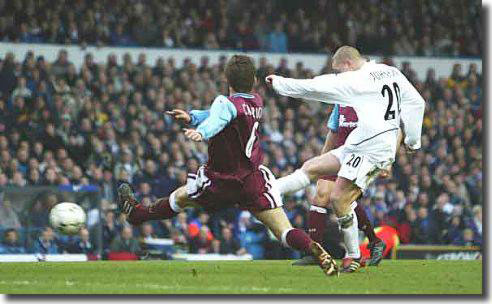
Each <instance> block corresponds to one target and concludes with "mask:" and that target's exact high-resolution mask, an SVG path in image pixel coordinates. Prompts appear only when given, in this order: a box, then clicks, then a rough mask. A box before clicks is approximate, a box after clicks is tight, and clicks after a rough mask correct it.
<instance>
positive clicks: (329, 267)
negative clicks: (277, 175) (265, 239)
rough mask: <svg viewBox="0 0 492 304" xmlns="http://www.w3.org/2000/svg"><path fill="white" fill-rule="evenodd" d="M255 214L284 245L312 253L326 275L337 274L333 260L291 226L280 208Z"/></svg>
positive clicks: (303, 233)
mask: <svg viewBox="0 0 492 304" xmlns="http://www.w3.org/2000/svg"><path fill="white" fill-rule="evenodd" d="M255 216H256V218H257V219H258V220H260V221H261V222H262V223H263V224H264V225H265V226H267V227H268V228H269V229H270V230H271V231H272V232H273V234H274V235H275V236H276V237H277V239H278V240H281V241H282V243H283V244H284V245H285V246H289V247H291V248H293V249H296V250H299V251H304V252H306V253H308V254H311V255H313V256H314V257H315V258H316V259H317V261H318V264H319V265H320V267H321V269H322V270H323V272H324V273H325V274H326V275H334V274H337V275H338V267H337V265H336V262H335V260H333V258H332V257H331V256H330V255H329V254H328V253H327V252H326V251H325V250H324V249H323V247H321V245H320V244H318V243H317V242H314V241H313V240H311V238H310V237H309V236H308V235H307V234H306V233H305V232H304V231H302V230H301V229H297V228H293V227H292V225H291V224H290V222H289V219H288V218H287V215H286V214H285V212H284V210H283V209H282V208H275V209H269V210H264V211H260V212H256V213H255Z"/></svg>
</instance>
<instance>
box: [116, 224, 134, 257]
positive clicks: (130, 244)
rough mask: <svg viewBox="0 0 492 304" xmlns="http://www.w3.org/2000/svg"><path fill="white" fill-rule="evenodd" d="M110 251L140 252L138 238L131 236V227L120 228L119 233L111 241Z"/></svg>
mask: <svg viewBox="0 0 492 304" xmlns="http://www.w3.org/2000/svg"><path fill="white" fill-rule="evenodd" d="M111 251H113V252H130V253H134V254H136V253H138V252H140V245H139V244H138V240H137V239H136V238H134V237H133V231H132V228H130V227H128V226H124V227H123V228H122V229H121V232H120V235H119V236H117V237H116V238H115V239H114V240H113V241H112V242H111Z"/></svg>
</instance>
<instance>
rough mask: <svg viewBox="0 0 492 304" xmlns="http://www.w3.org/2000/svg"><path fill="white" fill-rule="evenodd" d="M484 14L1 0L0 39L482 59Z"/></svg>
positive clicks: (424, 6)
mask: <svg viewBox="0 0 492 304" xmlns="http://www.w3.org/2000/svg"><path fill="white" fill-rule="evenodd" d="M481 11H482V6H481V1H476V0H473V1H467V0H453V1H432V0H420V1H388V0H371V1H357V0H350V1H327V0H321V1H315V0H307V1H296V0H275V1H246V2H245V1H227V0H220V1H214V0H200V1H194V0H168V1H158V0H151V1H133V0H121V1H109V0H105V1H75V2H73V1H66V0H37V1H33V0H19V1H0V41H10V42H25V43H57V44H80V45H88V44H89V45H99V46H102V45H112V46H146V47H148V46H154V47H166V48H176V47H178V48H205V49H236V50H262V51H269V52H287V51H289V52H309V53H312V52H326V51H328V52H333V51H334V50H335V48H336V47H337V46H340V45H342V44H350V45H356V46H358V47H359V48H361V49H363V50H365V53H366V54H387V55H408V56H410V55H422V56H458V55H460V56H479V55H480V50H481V49H482V40H481V31H480V29H481V21H480V20H481V18H480V16H481ZM402 12H405V13H402ZM442 12H446V13H445V14H443V13H442ZM237 16H240V17H237Z"/></svg>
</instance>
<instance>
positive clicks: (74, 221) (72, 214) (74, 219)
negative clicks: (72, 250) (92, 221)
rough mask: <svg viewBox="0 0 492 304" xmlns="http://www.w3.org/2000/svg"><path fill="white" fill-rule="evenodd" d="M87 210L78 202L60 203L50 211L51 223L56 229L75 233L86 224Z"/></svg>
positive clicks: (71, 233)
mask: <svg viewBox="0 0 492 304" xmlns="http://www.w3.org/2000/svg"><path fill="white" fill-rule="evenodd" d="M85 219H86V216H85V212H84V210H83V209H82V208H81V207H80V206H79V205H77V204H74V203H68V202H64V203H59V204H57V205H55V206H54V207H53V208H52V209H51V211H50V224H51V227H53V228H54V229H55V230H57V231H59V232H61V233H63V234H67V235H74V234H77V233H78V232H79V230H80V229H81V228H82V227H83V226H84V225H85Z"/></svg>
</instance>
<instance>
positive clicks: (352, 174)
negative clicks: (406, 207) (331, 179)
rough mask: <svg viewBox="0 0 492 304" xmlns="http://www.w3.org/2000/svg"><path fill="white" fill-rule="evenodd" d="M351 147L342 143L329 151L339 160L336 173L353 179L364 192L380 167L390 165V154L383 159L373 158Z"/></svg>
mask: <svg viewBox="0 0 492 304" xmlns="http://www.w3.org/2000/svg"><path fill="white" fill-rule="evenodd" d="M352 147H353V146H346V145H343V146H340V147H338V148H337V149H334V150H331V151H330V152H329V153H331V154H332V155H333V156H335V157H336V158H338V160H339V161H340V170H339V171H338V174H337V175H338V176H340V177H344V178H346V179H348V180H351V181H353V182H354V184H355V185H356V186H357V187H359V188H360V189H361V190H362V192H364V190H366V189H367V187H368V186H369V185H370V184H371V183H372V182H373V181H374V180H375V179H376V177H377V176H378V175H379V172H380V171H381V169H385V168H388V167H390V166H391V164H392V163H393V160H392V158H391V154H388V157H387V158H385V159H380V160H375V159H374V158H372V157H369V156H368V155H367V154H364V153H360V152H358V151H355V149H353V148H352Z"/></svg>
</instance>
